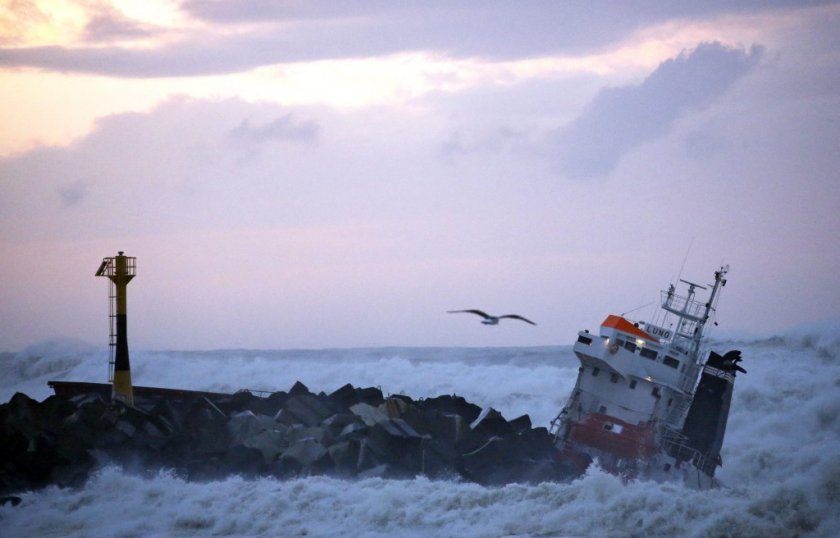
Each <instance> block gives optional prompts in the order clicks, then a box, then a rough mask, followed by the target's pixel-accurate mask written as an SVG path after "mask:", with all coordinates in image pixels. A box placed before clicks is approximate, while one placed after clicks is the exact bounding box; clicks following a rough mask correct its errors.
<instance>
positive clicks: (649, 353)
mask: <svg viewBox="0 0 840 538" xmlns="http://www.w3.org/2000/svg"><path fill="white" fill-rule="evenodd" d="M639 355H641V356H642V357H644V358H646V359H650V360H656V355H658V353H656V351H654V350H652V349H650V348H648V347H643V348H642V349H641V350H640V351H639Z"/></svg>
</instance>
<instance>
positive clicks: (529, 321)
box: [499, 314, 536, 325]
mask: <svg viewBox="0 0 840 538" xmlns="http://www.w3.org/2000/svg"><path fill="white" fill-rule="evenodd" d="M502 318H511V319H521V320H522V321H524V322H525V323H530V324H531V325H536V323H534V322H533V321H531V320H530V319H525V318H523V317H522V316H519V315H517V314H505V315H504V316H499V319H502Z"/></svg>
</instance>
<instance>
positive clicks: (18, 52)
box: [0, 0, 826, 77]
mask: <svg viewBox="0 0 840 538" xmlns="http://www.w3.org/2000/svg"><path fill="white" fill-rule="evenodd" d="M819 3H826V2H801V1H792V0H786V1H776V2H758V1H755V2H741V3H738V5H737V6H732V5H730V4H731V3H730V2H723V1H719V2H685V3H679V2H640V3H630V2H623V1H603V2H597V3H592V2H539V1H530V2H487V3H481V4H477V3H474V2H448V1H447V2H443V1H428V2H384V1H374V2H322V1H311V2H271V1H268V0H252V1H243V2H209V1H206V0H205V1H193V2H186V3H184V4H183V6H182V7H183V9H184V10H185V11H186V12H187V13H188V14H190V15H191V16H193V17H195V18H198V19H202V20H204V21H207V22H208V23H210V24H211V26H212V25H215V26H216V27H220V26H226V27H231V26H235V25H237V24H240V23H254V22H259V23H261V24H259V25H256V26H255V25H250V26H249V27H248V32H247V33H246V32H235V33H229V32H216V31H214V30H213V29H212V28H211V29H210V30H206V29H204V30H201V31H196V32H194V33H188V34H185V35H184V36H182V39H181V40H180V41H178V42H174V43H172V42H170V43H167V44H166V45H163V46H161V47H158V48H155V49H152V50H142V51H139V50H133V49H127V48H118V47H111V48H101V47H74V48H67V47H59V46H48V47H22V48H21V47H18V48H3V49H0V66H7V67H17V66H26V67H39V68H45V69H52V70H56V71H65V72H67V71H70V72H84V73H97V74H105V75H111V76H119V77H169V76H191V75H207V74H221V73H232V72H241V71H246V70H249V69H253V68H255V67H258V66H262V65H271V64H276V63H282V62H295V61H309V60H320V59H335V58H351V57H370V56H377V55H383V54H392V53H397V52H403V51H416V50H429V51H436V52H442V53H445V54H448V55H450V56H453V57H483V58H491V59H516V58H524V57H531V56H538V55H548V54H556V53H582V52H585V51H590V50H597V49H600V48H602V47H604V46H605V45H608V44H610V43H615V42H617V41H619V40H621V39H622V38H623V37H625V36H627V35H629V34H630V33H632V32H634V31H636V30H638V29H640V28H643V27H645V26H647V25H651V24H657V23H660V22H664V21H667V20H670V19H674V18H689V17H705V16H714V15H717V14H721V13H731V12H749V11H762V10H769V9H778V8H784V7H788V6H791V7H792V6H796V7H798V8H801V7H802V6H803V4H819ZM137 31H142V28H140V27H132V26H131V25H129V24H128V23H127V22H126V21H124V20H116V19H114V18H113V17H111V18H110V19H109V18H105V19H101V20H98V21H95V22H93V23H92V26H91V27H90V28H89V35H90V36H91V37H96V36H99V37H106V36H108V35H114V34H119V33H120V32H123V33H124V32H129V33H130V32H137Z"/></svg>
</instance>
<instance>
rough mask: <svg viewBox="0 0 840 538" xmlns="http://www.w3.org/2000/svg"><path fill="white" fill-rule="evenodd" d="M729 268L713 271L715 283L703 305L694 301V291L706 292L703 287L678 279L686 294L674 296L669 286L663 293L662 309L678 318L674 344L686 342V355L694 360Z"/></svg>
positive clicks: (672, 288) (671, 287)
mask: <svg viewBox="0 0 840 538" xmlns="http://www.w3.org/2000/svg"><path fill="white" fill-rule="evenodd" d="M728 271H729V266H728V265H726V266H722V267H721V268H720V269H718V270H717V271H715V283H714V284H713V285H712V291H711V293H710V294H709V300H708V301H707V302H705V303H701V302H700V301H697V300H695V298H694V297H695V295H696V290H697V289H698V288H699V289H701V290H706V289H708V288H706V287H705V286H701V285H700V284H696V283H694V282H689V281H687V280H683V279H680V282H682V283H684V284H687V285H688V294H687V296H685V297H681V296H678V295H675V294H674V290H675V288H674V286H673V285H671V286H669V288H668V291H667V292H663V293H664V300H663V301H662V308H663V309H664V310H666V311H668V312H670V313H672V314H674V315H675V316H677V317H678V318H679V322H678V323H677V327H676V330H675V331H674V342H675V343H676V342H677V340H678V339H680V340H684V341H685V342H687V346H688V350H687V351H688V354H689V355H690V356H691V357H694V358H695V359H696V357H697V353H698V352H699V350H700V341H701V340H702V338H703V331H704V329H705V327H706V322H708V321H709V316H710V315H711V313H712V311H714V310H715V306H716V302H717V298H718V294H719V292H720V288H722V287H723V286H725V285H726V273H727V272H728Z"/></svg>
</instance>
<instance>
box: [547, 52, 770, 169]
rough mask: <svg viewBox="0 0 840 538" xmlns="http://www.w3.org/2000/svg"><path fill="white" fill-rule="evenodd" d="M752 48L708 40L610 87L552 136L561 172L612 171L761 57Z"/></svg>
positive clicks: (698, 107)
mask: <svg viewBox="0 0 840 538" xmlns="http://www.w3.org/2000/svg"><path fill="white" fill-rule="evenodd" d="M762 52H763V49H762V48H761V47H759V46H753V47H752V48H751V49H750V50H749V51H744V50H740V49H732V48H727V47H725V46H723V45H721V44H720V43H703V44H700V45H698V46H697V48H696V49H695V50H693V51H691V52H690V53H687V52H684V53H683V54H681V55H680V56H678V57H677V58H674V59H670V60H667V61H666V62H663V63H662V64H660V66H659V67H658V68H657V69H656V70H655V71H654V72H653V73H652V74H651V75H650V76H648V77H647V78H646V79H645V80H644V82H642V83H641V84H639V85H637V86H623V87H619V88H607V89H605V90H602V91H601V93H599V94H598V96H596V97H595V99H594V100H593V101H592V102H591V103H590V104H589V106H588V107H587V108H586V109H585V110H584V112H583V113H582V114H581V115H580V116H578V117H577V118H576V119H575V120H574V121H573V122H572V123H571V124H569V125H567V126H565V127H563V128H561V129H560V130H558V131H557V132H556V133H555V134H554V136H553V137H552V141H551V149H552V153H553V155H554V156H555V159H557V165H558V168H559V170H560V172H561V173H563V174H564V175H566V176H568V177H575V178H590V177H596V176H603V175H606V174H608V173H609V172H611V171H612V170H613V169H614V168H615V166H616V165H617V164H618V162H619V160H620V159H621V157H622V155H624V154H625V153H626V152H627V151H629V150H632V149H634V148H636V147H638V146H640V145H642V144H644V143H645V142H648V141H650V140H653V139H655V138H657V137H659V136H662V135H664V134H666V133H667V132H668V130H669V129H670V128H671V126H672V125H673V124H674V122H675V121H676V120H677V118H679V117H680V115H681V114H683V113H685V112H687V111H690V110H699V109H703V108H704V107H706V106H708V105H709V103H711V102H712V101H713V100H714V99H715V98H717V97H719V96H720V95H722V94H723V93H725V92H726V90H728V89H729V88H730V87H731V86H732V84H734V83H735V81H737V80H738V79H740V78H741V77H743V76H744V75H746V74H747V73H748V72H749V71H750V70H751V69H752V68H753V67H755V65H756V64H757V63H758V61H759V59H760V58H761V56H762Z"/></svg>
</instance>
